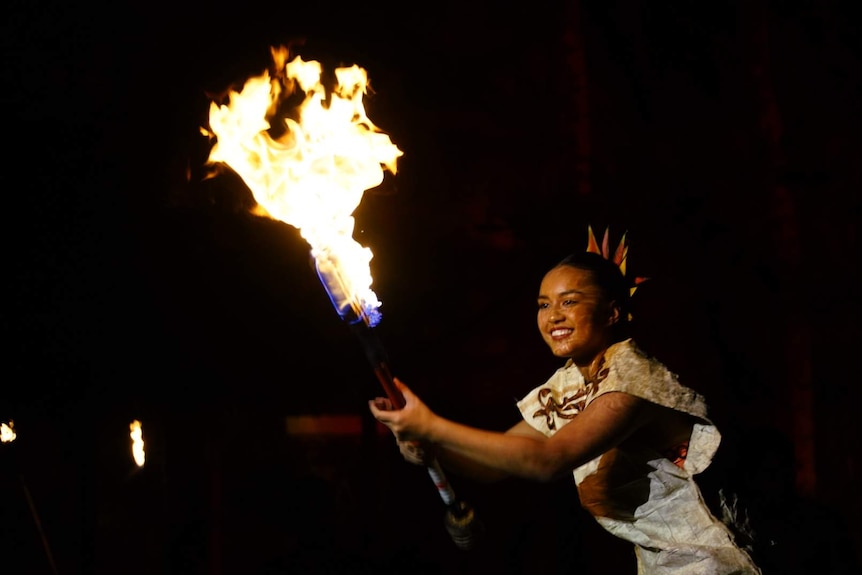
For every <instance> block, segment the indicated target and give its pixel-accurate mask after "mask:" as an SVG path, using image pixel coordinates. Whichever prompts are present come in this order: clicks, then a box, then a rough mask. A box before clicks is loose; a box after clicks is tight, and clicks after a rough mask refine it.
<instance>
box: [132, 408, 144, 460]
mask: <svg viewBox="0 0 862 575" xmlns="http://www.w3.org/2000/svg"><path fill="white" fill-rule="evenodd" d="M129 431H130V433H129V437H131V438H132V457H134V459H135V463H136V464H137V465H138V467H143V466H144V461H145V460H146V456H145V455H144V433H143V430H142V429H141V422H140V421H138V420H137V419H136V420H134V421H133V422H132V423H130V424H129Z"/></svg>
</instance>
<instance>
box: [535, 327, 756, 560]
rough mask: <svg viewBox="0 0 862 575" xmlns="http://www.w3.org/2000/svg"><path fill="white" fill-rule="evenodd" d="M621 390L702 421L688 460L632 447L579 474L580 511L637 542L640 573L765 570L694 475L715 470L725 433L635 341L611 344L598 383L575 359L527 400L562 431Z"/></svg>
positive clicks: (549, 428) (538, 420) (541, 425)
mask: <svg viewBox="0 0 862 575" xmlns="http://www.w3.org/2000/svg"><path fill="white" fill-rule="evenodd" d="M611 391H621V392H625V393H629V394H631V395H635V396H637V397H641V398H643V399H646V400H648V401H651V402H653V403H657V404H659V405H663V406H665V407H669V408H671V409H675V410H678V411H682V412H685V413H688V414H690V415H693V416H694V417H696V418H698V420H699V421H700V423H696V424H695V425H694V429H693V431H692V434H691V439H690V440H689V443H688V446H687V453H685V454H684V455H685V458H684V459H682V458H680V459H678V460H677V463H674V462H673V461H671V459H669V458H668V456H667V454H660V453H658V452H655V451H653V450H651V449H648V448H645V447H642V446H637V445H634V443H635V442H633V441H628V442H626V443H625V444H623V445H621V446H619V447H617V448H614V449H612V450H610V451H608V452H606V453H605V454H603V455H601V456H599V457H597V458H595V459H593V460H592V461H590V462H589V463H586V464H584V465H582V466H581V467H578V468H577V469H575V470H574V477H575V483H576V484H577V486H578V495H579V497H580V500H581V505H582V506H583V507H584V508H585V509H586V510H587V511H589V512H590V513H591V514H592V515H593V516H594V517H595V518H596V520H597V521H598V522H599V523H600V524H601V525H602V527H604V528H605V529H607V530H608V531H610V532H611V533H612V534H614V535H616V536H618V537H621V538H623V539H625V540H627V541H630V542H632V543H633V544H634V545H635V552H636V556H637V565H638V573H639V574H641V575H647V574H648V575H658V574H671V573H672V574H674V575H682V574H692V575H695V574H697V575H723V574H730V573H740V574H760V570H759V569H758V568H757V567H756V566H755V565H754V563H753V562H752V560H751V558H750V557H749V555H748V554H747V553H746V552H745V551H743V550H742V549H741V548H740V547H738V546H737V545H736V544H735V543H734V541H733V536H732V535H731V533H730V531H729V530H728V529H727V527H726V526H725V525H724V524H723V523H722V522H721V521H720V520H718V519H717V518H716V517H715V516H714V515H712V513H710V511H709V509H708V508H707V506H706V503H705V502H704V500H703V497H702V496H701V492H700V489H699V488H698V486H697V484H696V483H695V482H694V476H695V475H696V474H697V473H700V472H701V471H703V470H704V469H706V468H707V466H709V464H710V463H711V462H712V458H713V456H714V455H715V452H716V450H717V449H718V445H719V443H720V442H721V435H720V434H719V432H718V430H717V429H716V427H715V426H714V425H713V424H712V423H711V422H710V421H709V419H708V418H707V408H706V403H705V401H704V399H703V397H702V396H700V395H699V394H697V393H696V392H694V391H693V390H691V389H689V388H687V387H684V386H683V385H681V384H680V383H679V382H678V381H677V377H676V375H674V374H673V373H671V372H670V371H668V369H667V368H666V367H665V366H664V365H662V364H661V363H659V362H658V361H657V360H655V359H654V358H651V357H649V356H647V355H646V354H645V353H644V352H643V351H641V350H640V349H639V348H638V347H637V345H636V344H635V343H634V341H632V340H626V341H622V342H619V343H616V344H614V345H613V346H611V347H610V348H609V349H608V350H607V352H606V353H605V357H604V362H603V363H602V364H601V366H600V367H599V376H598V377H597V378H596V381H594V382H591V383H589V384H587V383H585V381H584V378H583V376H582V375H581V373H580V371H579V370H578V369H577V367H576V366H575V365H574V364H573V363H572V362H571V360H570V361H569V362H567V364H566V365H565V366H563V367H562V368H560V369H558V370H557V371H556V372H555V373H554V375H553V376H551V378H550V379H549V380H548V381H547V382H546V383H545V384H544V385H541V386H539V387H537V388H535V389H534V390H533V391H531V392H530V393H529V394H527V395H526V396H525V397H524V398H523V399H522V400H521V401H519V402H518V409H520V411H521V414H522V416H523V417H524V419H525V420H526V421H527V423H529V424H530V425H532V426H533V427H534V428H536V429H537V430H539V431H541V432H542V433H543V434H545V435H546V436H549V437H550V436H551V435H553V434H554V433H556V432H557V431H558V430H559V429H560V428H561V427H563V426H564V425H566V424H567V423H568V422H569V421H571V420H572V419H573V418H574V417H576V416H577V414H578V413H580V412H581V411H582V410H583V409H585V408H586V407H587V406H588V405H589V404H590V402H592V401H593V400H594V399H595V398H596V397H599V396H600V395H602V394H605V393H608V392H611Z"/></svg>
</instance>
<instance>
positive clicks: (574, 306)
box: [536, 266, 619, 366]
mask: <svg viewBox="0 0 862 575" xmlns="http://www.w3.org/2000/svg"><path fill="white" fill-rule="evenodd" d="M538 303H539V311H538V314H537V316H536V319H537V322H538V326H539V332H540V333H541V334H542V339H544V340H545V343H547V344H548V347H550V348H551V352H552V353H553V354H554V355H555V356H557V357H566V358H572V359H573V360H574V362H575V364H577V365H579V366H588V365H590V363H591V362H592V361H593V360H594V359H595V358H596V357H598V356H599V355H600V354H601V353H603V352H604V351H605V349H607V347H608V346H609V345H611V343H613V338H612V329H611V328H612V326H613V324H614V323H616V321H617V320H618V319H619V311H618V310H617V308H616V306H614V305H613V302H610V301H607V298H605V297H604V296H603V295H602V293H601V290H600V289H599V288H598V287H597V286H596V285H595V283H594V282H593V278H592V273H590V272H589V271H585V270H581V269H577V268H573V267H569V266H559V267H556V268H554V269H552V270H551V271H549V272H548V273H547V274H545V277H544V279H542V285H541V286H540V287H539V297H538Z"/></svg>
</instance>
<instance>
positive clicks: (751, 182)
mask: <svg viewBox="0 0 862 575" xmlns="http://www.w3.org/2000/svg"><path fill="white" fill-rule="evenodd" d="M703 4H704V3H696V2H680V1H677V2H671V1H652V2H641V1H635V2H612V1H611V2H599V1H593V0H589V1H584V0H582V1H581V2H568V3H566V2H550V3H543V4H541V5H540V4H536V3H524V4H516V5H513V6H509V7H506V8H502V7H501V6H502V5H500V4H499V3H494V2H474V3H470V4H467V3H463V2H460V3H456V2H440V3H436V4H419V5H409V4H403V3H401V4H398V3H391V2H366V3H354V4H348V3H346V2H335V3H329V4H325V5H321V6H319V7H309V6H302V5H296V4H293V3H274V2H273V3H260V2H242V3H239V4H237V5H228V4H225V5H219V4H216V5H213V4H211V3H198V2H195V3H191V4H185V5H180V4H179V3H173V4H170V3H152V2H151V3H146V4H144V3H136V4H132V5H126V6H120V5H119V4H108V3H104V2H98V3H91V4H89V5H86V4H79V5H63V4H61V3H57V2H41V3H33V2H17V1H16V2H12V3H6V4H5V5H4V8H3V18H2V25H0V38H2V40H0V41H2V43H3V48H4V50H3V73H2V79H3V83H2V91H0V102H2V106H3V111H4V117H3V124H2V126H3V128H2V134H3V136H4V139H5V146H4V152H3V156H2V157H3V165H4V167H5V174H4V175H5V178H4V179H5V181H4V185H3V187H2V189H3V194H4V196H3V199H4V201H3V203H2V205H3V212H2V214H3V216H4V222H3V226H2V231H3V235H2V240H3V241H2V244H0V245H2V248H0V249H2V251H0V261H2V270H3V272H2V273H3V282H2V283H3V288H4V289H3V292H2V295H3V301H4V305H3V307H2V312H0V325H2V328H3V334H2V335H3V341H4V343H3V354H2V359H3V365H4V369H3V375H2V379H0V381H2V383H0V385H2V387H0V421H9V420H14V422H15V427H16V430H17V431H18V439H17V440H16V441H15V442H14V443H12V444H8V445H0V448H2V449H0V462H2V467H0V471H2V474H0V475H2V478H0V480H2V483H0V503H2V507H0V511H2V515H0V540H2V542H3V543H2V545H3V547H2V560H0V561H2V563H3V565H4V570H5V571H6V572H9V573H20V574H30V573H34V574H35V573H55V572H56V573H62V574H68V573H100V574H101V573H105V574H108V573H110V574H114V573H128V574H131V573H147V574H150V573H181V574H197V573H208V574H221V573H225V574H233V573H240V574H257V573H334V572H340V573H365V572H374V573H378V574H379V573H461V572H463V573H466V572H474V571H475V570H477V569H483V570H484V569H489V570H495V571H497V572H500V573H513V574H514V573H608V572H612V573H634V559H633V555H632V551H631V549H630V547H629V546H628V545H627V544H625V543H622V542H620V541H617V540H615V539H613V538H612V537H610V536H609V535H607V534H606V533H604V532H601V531H600V530H599V529H598V527H597V526H596V525H595V523H594V521H593V520H592V519H590V518H589V517H588V516H587V515H586V514H585V513H584V512H583V511H582V510H581V509H580V508H579V507H578V505H577V496H576V493H575V490H574V486H573V485H572V481H571V479H570V478H565V479H563V480H561V481H559V482H555V483H551V484H547V485H536V484H532V483H529V482H524V481H520V480H512V481H507V482H504V483H503V484H499V485H494V486H482V485H477V484H474V483H472V482H470V481H467V480H465V479H463V478H457V477H452V478H451V479H452V481H453V484H454V486H455V489H456V491H457V492H459V494H460V495H461V496H462V497H463V498H465V499H467V500H468V501H470V502H471V503H473V504H474V505H475V507H476V508H477V510H478V513H479V514H480V516H481V517H482V518H483V520H484V523H485V525H486V530H487V532H486V537H485V539H484V540H483V543H482V544H481V545H480V546H479V547H478V548H477V549H476V550H474V551H470V552H463V551H459V550H456V549H454V547H453V545H452V543H451V541H450V540H449V539H448V537H447V535H446V533H445V531H444V530H443V526H442V516H443V508H442V505H441V501H440V499H439V497H438V496H437V494H436V492H435V490H434V488H433V485H432V483H431V481H430V480H429V478H428V477H427V474H426V473H425V471H424V470H423V469H421V468H416V467H413V466H409V465H407V464H405V463H404V462H403V461H402V460H401V459H400V456H399V455H398V453H397V450H396V449H395V447H394V445H393V442H392V440H391V438H390V437H389V436H387V435H386V434H385V433H382V432H381V431H380V430H379V429H378V428H377V427H376V426H375V425H374V424H373V421H371V420H370V416H369V415H368V413H367V407H366V400H367V399H369V398H371V397H373V396H375V395H380V394H381V390H380V389H378V384H377V382H376V380H375V379H374V377H373V375H372V373H371V370H370V369H369V366H368V364H367V362H366V360H365V358H364V356H363V354H362V352H361V349H360V346H359V345H357V342H356V340H355V339H354V337H353V335H352V334H351V333H350V331H349V330H348V329H347V328H346V327H345V325H344V324H343V323H342V322H341V321H340V320H339V318H338V316H337V315H336V314H335V313H334V310H333V309H332V307H331V305H330V304H329V301H328V299H327V298H326V295H325V292H324V290H323V289H322V287H321V285H320V283H319V281H318V280H317V278H316V276H315V275H314V273H313V271H312V269H311V268H310V267H309V253H308V247H307V245H306V244H305V243H304V240H302V238H301V237H300V236H299V234H298V232H297V231H296V230H294V229H292V228H291V227H290V226H287V225H285V224H281V223H278V222H273V221H268V220H263V219H260V218H256V217H254V216H251V215H250V214H249V212H248V208H249V207H250V206H251V204H252V201H251V199H250V196H249V194H248V192H247V190H245V189H244V187H243V186H242V184H241V183H240V182H238V181H236V180H235V179H232V178H230V177H227V176H225V177H220V178H216V179H211V180H204V178H203V176H204V169H203V164H204V162H205V160H206V157H207V153H208V147H207V146H208V144H207V141H206V140H205V139H204V138H203V137H202V136H201V135H200V131H199V128H200V127H201V126H204V125H205V123H206V115H207V111H208V105H209V102H210V99H211V97H213V96H214V95H215V94H218V93H222V92H224V90H225V89H226V88H228V87H229V86H231V85H238V84H240V83H241V82H242V81H243V80H244V79H245V78H247V77H249V76H251V75H257V74H259V73H260V72H261V71H262V70H263V68H264V67H266V66H267V65H268V64H269V51H268V50H269V47H270V46H272V45H279V44H285V43H289V42H296V41H298V40H304V43H301V44H300V45H299V46H298V48H297V52H298V53H299V54H301V55H302V56H303V58H304V59H306V60H308V59H318V60H321V61H322V62H323V63H324V64H325V65H327V66H334V65H338V64H347V65H350V64H354V63H355V64H358V65H360V66H362V67H364V68H366V70H367V71H368V73H369V76H370V79H371V85H372V87H373V91H372V93H371V94H369V96H368V98H367V99H366V109H367V111H368V114H369V116H370V118H371V119H372V120H373V121H374V122H375V123H376V124H377V125H378V126H379V127H381V129H383V130H384V131H386V132H387V133H388V134H390V136H391V137H392V140H393V141H394V142H395V143H396V144H397V145H398V146H399V147H400V148H401V149H402V150H403V151H404V156H403V158H402V160H401V161H400V163H399V170H398V173H397V175H394V176H393V175H391V174H388V175H387V177H386V180H385V181H384V183H383V184H382V185H381V186H380V187H379V188H376V189H374V190H371V191H369V192H367V193H366V195H365V197H364V199H363V202H362V204H361V205H360V207H359V208H358V209H357V211H356V213H355V216H356V220H357V234H356V239H357V241H359V242H360V243H362V244H363V245H368V246H369V247H370V248H371V249H372V251H373V253H374V259H373V261H372V273H373V276H374V279H375V283H374V290H375V292H376V293H377V294H378V296H379V297H380V299H381V300H382V301H383V308H382V311H383V317H384V319H383V322H382V323H381V325H380V327H379V328H378V332H379V333H380V336H381V338H382V340H383V341H384V343H385V345H386V348H387V351H388V352H389V354H390V359H391V363H392V365H393V368H394V370H395V371H396V373H397V374H398V375H400V376H401V377H402V378H403V379H404V380H405V381H407V382H408V384H410V385H411V387H413V388H414V389H415V390H416V391H417V392H419V393H420V395H421V396H422V397H423V399H425V401H426V402H427V403H428V404H429V405H430V406H431V407H432V408H434V409H436V410H437V411H438V412H440V413H441V414H444V415H447V416H450V417H452V418H454V419H458V420H460V421H464V422H466V423H471V424H476V425H482V426H486V427H490V428H494V429H505V428H507V427H508V426H509V425H511V424H513V423H514V422H515V421H516V420H517V417H518V414H517V411H516V409H515V407H514V402H515V400H516V399H517V398H519V397H521V395H523V394H524V393H525V392H527V391H528V390H530V389H532V388H533V387H535V386H536V385H537V384H539V383H541V382H542V381H544V380H545V378H547V377H548V375H549V374H550V373H551V372H552V371H553V370H554V369H555V368H556V367H557V366H558V364H559V363H558V360H556V359H555V358H553V357H550V356H549V354H548V353H547V351H546V349H545V348H544V344H542V342H541V340H540V338H539V337H538V334H537V333H536V329H535V325H534V319H533V318H534V315H533V313H534V308H533V306H534V303H533V302H534V299H533V298H534V296H535V290H536V288H537V286H538V282H539V280H540V279H541V274H542V273H543V272H544V270H545V269H546V268H547V267H548V266H549V265H551V264H553V263H555V262H556V261H557V260H559V259H561V258H562V257H563V256H564V255H566V254H567V253H568V252H570V251H573V250H581V249H584V247H585V244H586V228H587V225H588V224H591V225H592V226H593V227H594V229H596V230H597V231H598V232H599V233H600V232H601V231H603V230H604V228H605V227H606V226H609V227H610V229H611V233H612V241H615V240H616V239H617V238H618V237H619V235H620V234H621V233H623V232H624V231H626V230H627V231H628V234H629V236H628V237H629V239H630V241H631V245H632V247H631V251H630V258H629V270H630V272H631V273H632V274H633V275H640V276H649V277H650V278H651V279H650V280H649V281H648V282H647V283H645V284H643V285H642V287H641V288H640V289H639V290H638V293H637V294H636V296H635V309H634V315H635V321H636V324H635V325H636V326H637V332H636V335H637V337H638V340H639V341H640V342H641V344H642V345H643V347H645V348H646V349H647V350H648V351H651V352H653V353H655V354H656V355H657V356H659V357H660V358H661V359H662V360H663V361H664V362H665V363H666V364H667V365H668V366H669V367H670V368H671V369H672V370H674V371H676V372H677V373H679V374H680V376H681V377H682V379H683V382H684V383H686V384H688V385H690V386H691V387H694V388H696V389H698V390H699V391H701V392H703V393H704V394H705V395H706V396H707V398H708V399H709V403H710V406H711V409H712V414H713V417H714V419H715V421H716V422H717V423H718V424H719V426H720V428H721V429H722V431H723V433H724V435H725V438H726V441H725V449H724V450H723V454H722V456H721V458H720V460H718V461H717V462H716V466H715V467H716V471H715V473H714V474H713V475H712V476H710V477H704V481H705V483H706V482H707V481H708V480H717V479H716V478H718V480H721V481H726V482H731V483H733V484H735V485H737V486H739V487H740V489H742V491H743V492H746V493H748V495H749V496H750V499H751V500H752V501H756V502H757V503H756V504H754V505H755V507H756V508H757V509H758V510H759V513H760V515H759V516H758V521H759V522H758V523H756V527H757V528H758V529H759V531H760V535H761V540H764V541H768V542H769V544H768V547H769V549H768V551H765V552H764V555H763V557H764V559H763V561H764V566H765V567H770V568H772V569H770V572H780V573H795V572H799V573H808V572H814V571H816V572H818V573H849V572H852V569H853V568H854V566H858V557H859V548H860V544H862V531H860V529H859V526H858V522H857V521H856V518H857V517H859V516H860V513H862V497H860V495H859V488H858V486H859V484H860V471H859V468H860V458H859V449H858V446H857V442H858V438H859V437H860V425H859V417H858V414H857V413H856V412H857V406H858V405H859V400H860V396H859V391H858V389H859V388H858V385H857V379H858V376H857V373H856V372H857V370H856V369H855V367H856V366H855V360H856V352H857V348H858V344H857V340H858V337H857V335H856V326H857V323H858V320H859V319H860V318H859V315H860V314H859V301H858V298H857V297H856V294H857V291H858V286H859V273H858V262H859V259H860V258H859V235H858V221H859V215H860V200H859V186H860V183H862V182H860V162H859V157H858V155H859V151H860V132H859V130H860V115H859V112H858V102H859V96H860V84H859V81H860V75H859V71H860V69H859V63H858V59H859V56H860V41H859V38H860V36H859V34H858V32H859V30H858V22H859V21H858V19H857V18H856V17H855V15H854V13H853V11H852V10H851V6H852V5H853V3H852V2H840V1H832V2H826V1H813V0H812V1H803V0H797V1H787V2H766V1H763V0H755V1H753V2H742V1H728V2H710V3H706V5H705V6H704V5H703ZM333 414H334V415H342V416H346V417H348V418H352V419H351V420H350V421H352V422H353V423H354V424H355V425H354V427H353V428H352V431H350V433H342V434H335V431H337V430H336V429H332V430H330V431H331V433H330V434H326V433H324V434H318V435H316V436H295V435H294V436H289V435H288V434H286V432H285V418H286V417H288V416H298V415H333ZM135 418H137V419H140V420H141V421H143V424H144V433H145V438H146V440H147V456H148V462H147V465H146V466H145V467H144V468H143V469H142V470H136V469H135V468H134V466H133V464H132V462H131V459H130V457H129V453H128V449H129V446H128V436H127V431H126V430H127V428H128V423H129V422H130V421H131V420H132V419H135ZM758 526H759V527H758ZM52 564H53V569H52ZM813 565H816V568H815V567H813Z"/></svg>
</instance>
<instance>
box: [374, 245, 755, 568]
mask: <svg viewBox="0 0 862 575" xmlns="http://www.w3.org/2000/svg"><path fill="white" fill-rule="evenodd" d="M590 238H591V240H592V239H593V238H592V233H591V234H590ZM593 244H594V242H593V241H591V245H593ZM621 244H622V242H621ZM621 247H623V246H622V245H621ZM605 251H607V250H605ZM623 253H624V252H623ZM623 262H624V257H623ZM617 263H620V262H617ZM617 263H614V262H613V261H610V260H608V259H606V257H603V256H602V255H600V254H598V253H594V250H591V251H587V252H582V253H576V254H573V255H571V256H569V257H567V258H566V259H564V260H563V261H562V262H560V263H559V264H557V265H556V266H554V267H553V268H552V269H551V270H550V271H548V272H547V273H546V274H545V276H544V278H543V279H542V283H541V287H540V289H539V296H538V304H539V308H538V314H537V321H538V327H539V331H540V333H541V335H542V338H543V339H544V341H545V343H547V345H548V347H550V349H551V352H552V353H553V354H554V355H555V356H557V357H559V358H563V359H565V360H566V362H565V365H564V366H563V367H561V368H560V369H558V370H557V371H556V373H554V374H553V375H552V376H551V378H550V379H549V380H548V381H547V382H546V383H544V384H543V385H540V386H539V387H537V388H535V389H534V390H533V391H531V392H530V393H529V394H527V395H526V396H525V397H524V398H523V399H521V401H519V402H518V404H517V405H518V408H519V410H520V412H521V415H522V417H523V420H522V421H520V422H519V423H517V424H516V425H515V426H514V427H512V428H511V429H509V430H508V431H506V432H505V433H500V432H494V431H485V430H481V429H476V428H473V427H469V426H466V425H462V424H459V423H456V422H454V421H451V420H448V419H445V418H443V417H441V416H439V415H437V414H435V413H434V412H432V411H431V410H430V409H429V408H428V407H427V406H426V405H425V404H424V403H422V401H421V400H420V399H419V398H418V397H417V396H416V395H415V394H414V393H412V392H411V391H410V389H409V388H408V387H407V386H406V385H404V384H403V383H402V382H401V381H399V380H397V379H396V383H397V385H398V386H399V388H400V389H401V392H402V394H403V395H404V400H405V405H404V407H403V408H402V409H398V410H392V409H390V408H391V404H390V403H389V402H388V400H386V399H383V398H377V399H375V400H372V401H370V402H369V407H370V409H371V413H372V414H373V415H374V417H375V418H376V419H377V420H379V421H380V422H382V423H383V424H385V425H386V426H388V427H389V429H390V430H391V431H392V432H393V433H394V435H395V437H396V439H397V440H398V442H399V445H400V447H401V450H402V453H403V454H404V456H405V458H406V459H408V460H410V461H412V462H414V463H422V462H423V458H424V457H425V456H426V450H424V449H421V448H420V446H426V447H428V446H430V448H429V449H428V450H427V454H428V455H430V452H431V451H433V456H434V457H436V458H437V459H438V461H440V463H441V464H442V465H443V466H444V467H447V468H450V469H452V470H453V471H456V472H459V473H463V474H467V475H469V476H471V477H474V478H476V479H478V480H492V479H499V478H503V477H506V476H509V475H513V476H518V477H523V478H528V479H535V480H538V481H550V480H552V479H555V478H558V477H560V476H561V475H562V474H566V473H571V472H573V473H574V478H575V482H576V484H577V487H578V495H579V498H580V501H581V505H582V506H583V507H584V508H585V509H586V510H587V511H589V512H590V513H591V514H592V515H593V516H594V517H595V518H596V520H597V521H598V522H599V523H600V524H601V525H602V526H603V527H604V528H605V529H607V530H608V531H609V532H611V533H612V534H614V535H616V536H618V537H621V538H623V539H625V540H627V541H630V542H631V543H633V544H634V546H635V552H636V556H637V564H638V573H641V574H658V573H674V574H679V573H698V574H710V575H717V574H725V573H745V574H758V573H760V570H759V569H758V568H757V567H756V566H755V564H754V563H753V561H752V560H751V558H750V557H749V555H748V554H747V553H746V552H745V551H743V550H742V549H741V548H740V547H739V546H737V545H736V544H735V542H734V539H733V535H732V534H731V532H730V531H729V530H728V529H727V527H726V526H725V525H724V524H723V523H722V522H721V521H719V520H718V519H717V518H716V517H715V516H713V515H712V514H711V513H710V511H709V509H708V508H707V506H706V505H705V503H704V500H703V497H702V496H701V493H700V490H699V488H698V486H697V485H696V484H695V482H694V475H695V474H697V473H699V472H701V471H703V470H704V469H705V468H706V467H707V466H708V465H709V464H710V462H711V460H712V458H713V455H714V454H715V451H716V449H717V448H718V444H719V442H720V440H721V436H720V434H719V433H718V431H717V430H716V428H715V426H713V425H712V423H711V422H710V420H709V419H708V418H707V408H706V403H705V402H704V399H703V398H702V397H701V396H700V395H699V394H697V393H695V392H694V391H693V390H691V389H689V388H687V387H684V386H682V385H681V384H680V383H679V382H678V381H677V378H676V376H675V375H674V374H672V373H671V372H670V371H668V370H667V368H665V367H664V366H663V365H662V364H661V363H659V362H658V361H657V360H655V359H654V358H651V357H649V356H647V355H646V354H644V353H643V352H642V351H641V350H640V349H639V348H638V347H637V345H636V344H635V342H634V341H633V340H631V339H630V338H629V337H628V335H627V333H626V332H627V326H628V319H629V316H628V301H629V295H630V290H631V289H632V286H630V285H629V283H628V281H627V280H626V278H625V274H624V269H625V268H624V264H623V266H621V267H622V270H621V267H618V265H617Z"/></svg>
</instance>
